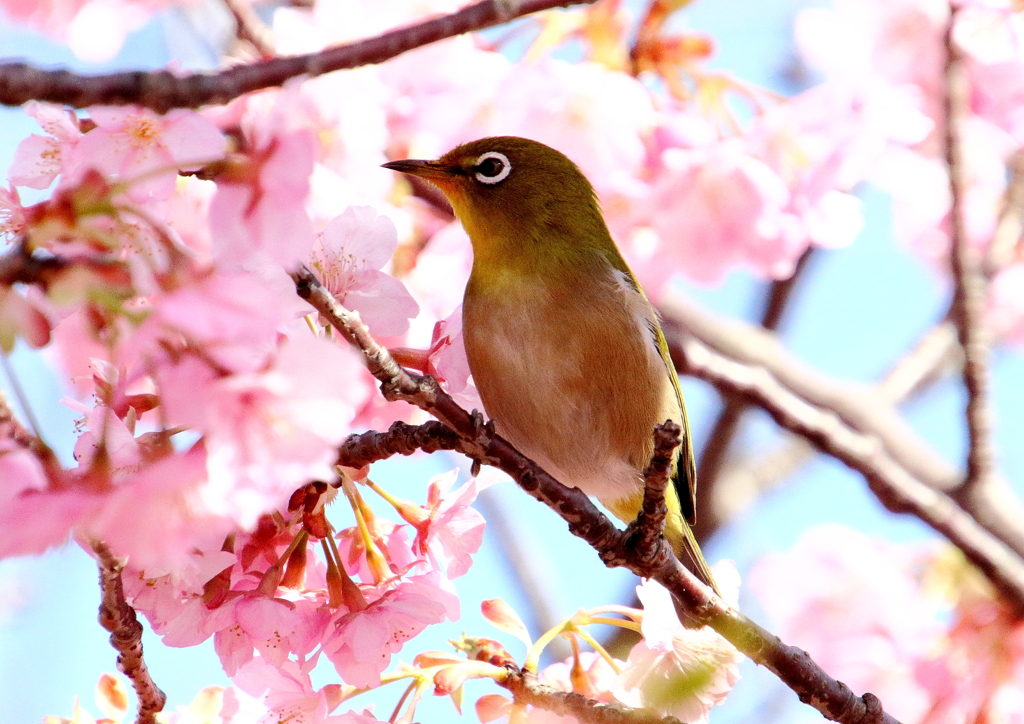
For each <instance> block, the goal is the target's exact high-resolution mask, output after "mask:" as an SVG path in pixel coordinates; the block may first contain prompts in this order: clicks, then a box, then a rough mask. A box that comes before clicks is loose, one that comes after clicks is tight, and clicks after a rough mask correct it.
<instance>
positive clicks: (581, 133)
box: [461, 58, 657, 227]
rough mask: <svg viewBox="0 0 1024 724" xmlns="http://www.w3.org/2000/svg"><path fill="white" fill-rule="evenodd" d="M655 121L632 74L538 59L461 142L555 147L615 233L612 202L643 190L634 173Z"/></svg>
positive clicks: (498, 94)
mask: <svg viewBox="0 0 1024 724" xmlns="http://www.w3.org/2000/svg"><path fill="white" fill-rule="evenodd" d="M656 122H657V114H656V112H655V109H654V104H653V101H652V99H651V94H650V92H649V91H648V90H647V89H646V88H645V87H644V86H643V85H642V84H641V83H640V82H639V81H637V80H636V79H634V78H632V77H631V76H630V75H628V74H626V73H620V72H616V71H612V70H609V69H608V68H606V67H605V66H603V65H601V64H599V63H592V62H583V63H567V62H565V61H561V60H554V59H550V58H544V59H542V60H540V61H538V62H536V63H533V64H527V65H525V67H524V66H520V67H519V68H518V72H516V73H513V74H510V75H509V76H508V78H507V80H506V81H505V83H503V84H502V85H500V86H499V87H498V88H497V89H496V91H495V93H494V96H493V98H492V99H490V101H489V102H488V104H487V105H486V106H485V107H484V110H483V111H482V112H481V113H479V114H478V115H477V116H476V117H475V118H474V119H473V121H472V123H471V125H470V127H469V128H468V129H467V131H466V132H465V134H464V135H463V137H462V139H461V140H470V139H473V138H479V137H481V136H497V135H515V136H525V137H527V138H532V139H534V140H537V141H540V142H542V143H545V144H547V145H549V146H552V147H554V148H557V149H559V150H560V151H561V152H562V153H564V154H565V155H566V156H568V157H569V158H570V159H572V160H573V161H574V162H575V163H576V164H577V165H578V166H579V167H580V169H581V170H582V171H583V173H584V175H586V176H587V178H588V179H589V180H590V182H591V183H592V184H593V185H594V187H595V189H596V190H597V192H598V194H599V195H600V196H601V198H602V200H603V202H604V205H605V216H606V217H610V218H609V221H610V222H612V226H613V227H614V226H615V225H616V224H615V223H614V222H615V219H614V218H611V217H614V216H615V215H616V214H615V212H616V210H617V208H618V206H617V204H615V203H613V202H614V200H615V198H616V197H618V196H620V195H623V194H624V195H626V196H627V197H629V196H630V195H636V194H639V193H641V192H642V185H641V184H640V183H639V182H638V181H637V180H636V178H635V175H636V174H637V173H638V172H639V170H640V168H641V166H642V165H643V163H644V161H645V159H646V155H647V152H646V148H645V143H644V140H645V136H646V135H648V134H650V133H651V132H652V131H653V130H654V127H655V124H656Z"/></svg>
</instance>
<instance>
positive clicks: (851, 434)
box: [673, 338, 1024, 613]
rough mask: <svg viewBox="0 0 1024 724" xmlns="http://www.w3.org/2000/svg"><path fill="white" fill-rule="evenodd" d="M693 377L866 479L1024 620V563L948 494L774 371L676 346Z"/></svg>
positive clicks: (690, 345)
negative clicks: (969, 565) (940, 539)
mask: <svg viewBox="0 0 1024 724" xmlns="http://www.w3.org/2000/svg"><path fill="white" fill-rule="evenodd" d="M673 354H674V358H675V360H676V364H677V365H678V366H679V367H681V368H682V369H684V370H685V372H686V373H687V374H691V375H694V376H696V377H699V378H701V379H703V380H706V381H708V382H710V383H711V384H713V385H715V386H716V387H718V388H719V389H721V390H723V391H725V392H726V393H728V394H733V395H740V396H743V397H745V398H746V399H747V400H748V401H749V402H750V403H751V404H755V405H757V406H759V407H761V408H763V409H764V410H765V411H766V412H768V414H770V415H771V416H772V418H773V419H774V420H775V422H776V423H778V424H779V425H780V426H782V427H784V428H785V429H787V430H791V431H792V432H796V433H798V434H800V435H801V436H803V437H804V438H806V439H807V440H809V441H810V442H812V443H813V444H814V445H816V446H817V447H818V449H820V450H821V451H822V452H824V453H827V454H829V455H831V456H833V457H835V458H836V459H837V460H840V461H841V462H843V463H844V464H846V465H847V466H848V467H850V468H851V469H853V470H855V471H857V472H858V473H860V474H861V475H863V476H864V478H865V479H866V480H867V482H868V485H869V486H870V487H871V490H872V492H874V494H875V496H876V497H877V498H878V499H879V501H880V502H881V503H882V504H883V505H884V506H885V507H886V508H888V509H889V510H891V511H892V512H894V513H911V514H913V515H915V516H916V517H918V518H919V519H921V520H922V521H924V522H925V523H927V524H928V525H930V526H931V527H932V528H934V529H935V530H936V531H938V532H939V533H941V534H942V535H944V536H946V537H947V538H948V539H949V540H950V541H951V542H952V543H953V544H954V545H956V546H957V547H958V548H960V550H962V551H963V553H964V555H965V556H966V557H967V558H968V559H969V560H970V561H971V562H973V563H974V564H975V565H976V566H978V568H979V569H980V570H981V571H982V572H984V573H985V574H986V575H987V576H988V577H989V579H990V580H991V581H992V582H993V584H995V586H996V587H997V588H998V589H999V590H1000V591H1001V592H1002V593H1003V595H1004V596H1005V597H1006V598H1007V600H1008V601H1009V603H1010V604H1011V605H1013V606H1014V607H1015V608H1016V609H1017V610H1018V612H1021V613H1024V561H1022V560H1021V558H1020V557H1019V556H1018V555H1017V554H1016V553H1015V552H1014V551H1013V550H1011V549H1010V548H1009V547H1008V546H1007V545H1006V544H1005V543H1004V542H1003V541H1001V540H999V539H998V538H997V537H995V536H994V535H992V534H991V533H990V532H989V531H987V530H986V529H985V528H983V527H982V526H981V525H979V523H978V521H976V520H975V519H974V518H973V517H971V515H969V514H968V513H967V512H965V511H964V510H963V509H962V508H960V507H959V506H958V505H957V504H956V503H955V502H954V501H953V500H952V499H951V498H950V497H949V496H948V495H944V494H943V493H941V492H939V491H937V490H935V489H934V488H932V487H930V486H928V485H926V484H925V483H923V482H921V481H920V480H918V479H916V478H915V477H913V476H912V475H910V474H909V473H908V472H907V471H906V469H904V468H902V467H901V466H900V465H899V464H897V463H896V462H895V461H894V460H893V459H892V458H891V457H890V456H889V455H888V453H887V451H886V449H885V447H884V446H883V445H882V444H881V442H880V441H879V440H878V439H877V438H874V437H872V436H869V435H865V434H863V433H860V432H857V431H856V430H855V429H853V428H851V427H850V426H848V425H846V424H845V423H844V422H843V421H842V420H840V419H839V418H838V417H836V415H835V414H834V413H833V412H832V411H831V410H829V409H828V408H817V407H814V406H813V405H810V404H808V403H807V402H806V401H805V400H802V399H800V398H799V397H798V396H797V395H795V394H793V393H792V392H791V391H790V390H788V389H786V388H785V387H784V386H783V385H782V384H780V383H779V381H778V380H777V379H775V378H774V377H773V376H772V375H771V374H770V373H769V372H768V371H767V370H765V369H763V368H758V367H753V366H750V365H744V364H741V363H739V362H736V361H734V360H731V359H728V358H726V357H724V356H723V355H720V354H718V353H716V352H714V351H713V350H711V349H709V348H708V347H706V346H705V345H704V344H702V343H701V342H699V341H697V340H696V339H692V338H691V339H685V340H683V341H682V342H681V343H680V344H678V345H676V346H674V347H673Z"/></svg>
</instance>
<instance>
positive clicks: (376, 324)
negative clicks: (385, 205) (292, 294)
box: [313, 206, 419, 336]
mask: <svg viewBox="0 0 1024 724" xmlns="http://www.w3.org/2000/svg"><path fill="white" fill-rule="evenodd" d="M397 246H398V236H397V235H396V233H395V225H394V224H392V223H391V220H390V219H388V217H386V216H378V215H377V212H376V211H375V210H374V209H373V208H371V207H369V206H350V207H349V208H348V209H346V210H345V213H343V214H342V215H341V216H337V217H335V218H334V219H332V220H331V221H330V222H329V223H328V224H327V228H326V229H324V232H323V234H321V235H320V237H319V239H318V243H317V244H316V245H315V246H314V249H313V266H314V267H315V268H316V270H317V271H318V272H319V273H320V280H321V281H322V282H323V284H324V286H325V287H327V289H328V291H330V292H331V294H333V295H334V296H335V298H336V299H337V300H338V301H339V302H341V304H342V305H344V306H345V307H347V308H349V309H353V310H355V311H357V312H359V315H360V317H361V318H362V320H363V321H364V322H365V323H366V325H367V326H368V327H369V328H370V331H372V332H374V333H375V334H379V335H383V336H395V335H400V334H404V333H405V332H406V331H408V329H409V318H411V317H415V316H416V314H417V313H418V312H419V305H417V304H416V301H415V300H414V299H413V298H412V296H411V295H410V294H409V292H408V291H407V290H406V288H405V285H404V284H402V282H400V281H399V280H398V279H395V278H394V277H393V276H391V275H390V274H385V273H384V272H382V271H378V270H379V269H380V268H381V267H383V266H384V265H385V264H387V263H388V261H389V260H390V259H391V255H392V254H393V253H394V252H395V248H396V247H397Z"/></svg>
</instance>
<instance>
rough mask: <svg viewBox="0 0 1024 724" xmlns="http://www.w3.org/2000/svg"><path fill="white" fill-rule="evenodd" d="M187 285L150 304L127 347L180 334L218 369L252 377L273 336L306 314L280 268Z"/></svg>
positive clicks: (208, 275) (206, 277)
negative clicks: (143, 319) (150, 306)
mask: <svg viewBox="0 0 1024 724" xmlns="http://www.w3.org/2000/svg"><path fill="white" fill-rule="evenodd" d="M190 282H191V283H189V284H188V285H183V286H181V287H180V288H178V289H174V290H172V291H171V292H170V293H168V294H164V295H161V296H159V297H156V298H154V299H152V304H153V311H152V314H151V315H150V316H149V318H148V319H147V320H146V322H145V323H144V324H143V326H142V327H141V328H140V329H139V331H138V333H137V335H136V336H135V338H134V339H133V341H132V344H133V345H137V346H140V347H141V346H145V345H153V344H154V340H153V337H160V338H164V339H177V338H178V336H179V335H180V336H181V337H184V339H185V341H186V342H187V343H188V344H189V345H191V346H194V347H195V348H197V349H201V350H202V351H203V353H204V354H206V355H209V357H210V358H211V359H212V360H214V361H216V362H217V363H218V364H219V365H221V366H222V367H223V368H224V369H226V370H231V371H233V372H254V371H256V370H258V369H261V368H262V367H264V366H265V365H266V363H267V360H268V359H269V358H270V357H271V356H272V354H273V353H274V351H275V350H276V348H277V344H278V333H279V331H280V330H281V329H283V327H284V326H285V325H286V323H288V322H290V321H292V320H294V319H296V318H298V317H301V316H302V315H303V314H305V313H308V312H309V306H308V305H306V304H305V303H304V302H303V301H302V300H301V299H299V297H298V296H297V295H296V294H295V285H294V283H293V282H292V280H291V279H290V278H289V277H288V276H287V275H286V274H285V273H284V272H283V270H281V269H280V268H277V269H275V268H273V267H268V268H264V269H261V270H259V271H251V272H250V271H233V272H229V271H225V272H220V273H217V272H214V271H213V270H209V271H206V272H200V273H199V274H197V275H196V277H195V278H193V279H191V280H190Z"/></svg>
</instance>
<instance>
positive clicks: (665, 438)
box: [626, 420, 682, 560]
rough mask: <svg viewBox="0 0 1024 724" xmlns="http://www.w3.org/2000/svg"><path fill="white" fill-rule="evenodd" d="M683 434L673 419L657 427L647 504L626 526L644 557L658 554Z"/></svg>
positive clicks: (647, 482) (647, 471)
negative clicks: (666, 497)
mask: <svg viewBox="0 0 1024 724" xmlns="http://www.w3.org/2000/svg"><path fill="white" fill-rule="evenodd" d="M681 435H682V428H681V427H680V426H679V425H677V424H676V423H674V422H672V421H671V420H666V421H665V422H663V423H662V424H660V425H658V426H657V427H655V428H654V454H653V455H651V462H650V463H649V464H648V465H647V468H646V469H645V470H644V503H643V506H642V507H641V508H640V513H639V515H637V517H636V520H634V521H633V522H632V523H630V524H629V525H628V526H627V527H626V536H627V537H628V538H629V539H630V545H631V546H633V548H634V549H635V550H636V553H637V556H638V557H639V558H640V559H641V560H642V559H644V558H647V557H650V556H654V555H656V554H657V553H658V546H657V543H658V541H659V540H660V539H661V535H662V532H663V531H664V529H665V518H666V516H668V505H667V504H666V503H665V491H666V490H668V486H669V481H670V479H671V477H672V461H673V460H674V458H675V451H676V448H677V447H679V444H680V443H681V442H682V438H681V437H680V436H681Z"/></svg>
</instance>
